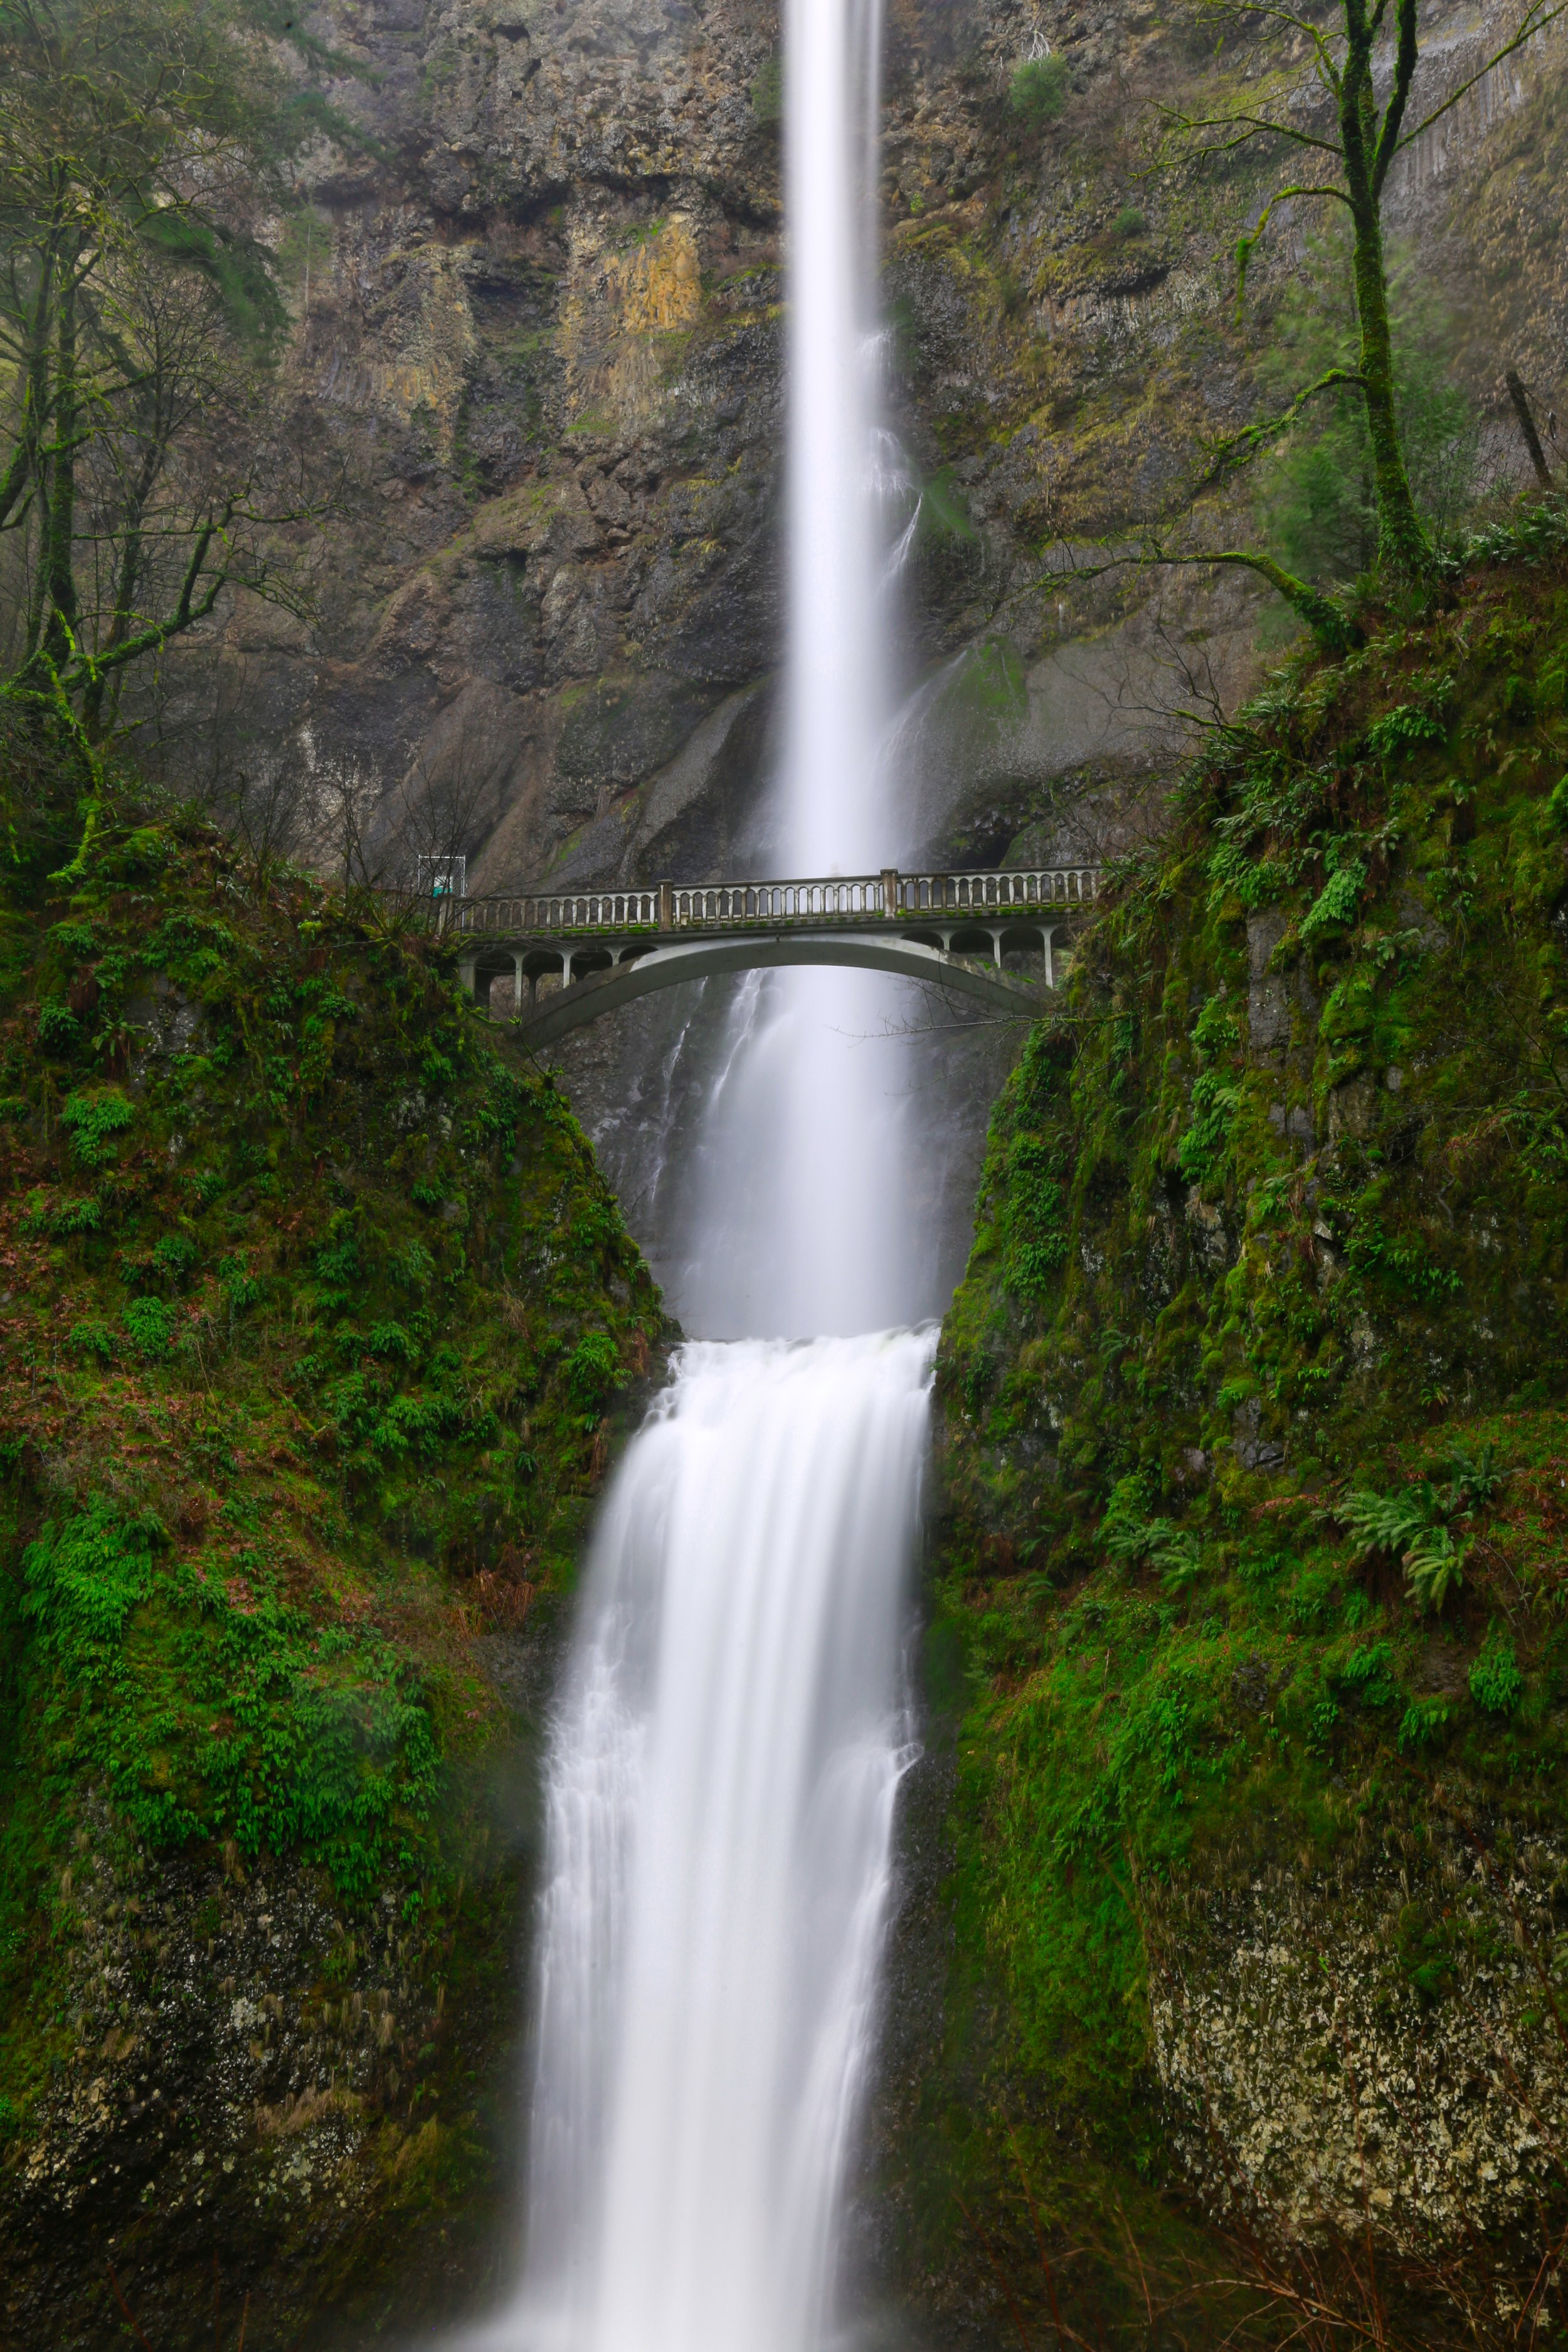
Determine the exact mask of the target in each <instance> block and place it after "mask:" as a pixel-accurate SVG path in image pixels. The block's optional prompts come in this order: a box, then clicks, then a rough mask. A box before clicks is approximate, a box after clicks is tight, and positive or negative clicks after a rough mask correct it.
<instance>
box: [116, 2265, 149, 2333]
mask: <svg viewBox="0 0 1568 2352" xmlns="http://www.w3.org/2000/svg"><path fill="white" fill-rule="evenodd" d="M109 2284H110V2286H111V2287H112V2288H113V2289H114V2300H115V2302H116V2303H117V2304H118V2305H120V2308H121V2311H122V2312H123V2313H124V2314H125V2316H126V2318H127V2320H128V2321H129V2322H130V2325H131V2333H132V2336H135V2338H136V2341H137V2343H138V2344H140V2345H141V2346H142V2352H153V2347H152V2346H151V2345H150V2344H149V2343H148V2341H147V2338H146V2337H145V2336H143V2335H142V2324H141V2322H140V2320H138V2318H137V2316H136V2314H135V2313H134V2312H133V2311H132V2308H131V2305H129V2304H128V2303H127V2302H126V2300H125V2292H124V2289H123V2288H122V2287H121V2284H120V2281H119V2280H118V2279H117V2278H116V2277H115V2275H114V2264H113V2263H110V2265H109Z"/></svg>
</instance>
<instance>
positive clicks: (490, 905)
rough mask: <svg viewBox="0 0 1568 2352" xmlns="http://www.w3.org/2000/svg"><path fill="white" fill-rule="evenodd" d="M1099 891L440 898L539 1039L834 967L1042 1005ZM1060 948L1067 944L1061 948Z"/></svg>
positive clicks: (756, 886)
mask: <svg viewBox="0 0 1568 2352" xmlns="http://www.w3.org/2000/svg"><path fill="white" fill-rule="evenodd" d="M1098 884H1099V871H1098V868H1096V867H1094V866H1053V867H1041V868H1037V869H1034V870H1031V871H1026V872H1019V873H990V874H900V873H899V872H898V871H897V870H896V869H895V868H894V867H891V866H889V867H885V868H884V869H883V871H882V872H881V873H879V874H853V875H832V876H824V877H819V878H816V879H815V880H809V881H788V882H720V883H707V884H698V885H691V886H688V885H686V884H683V883H679V884H678V883H673V882H660V883H656V884H653V885H652V886H650V887H647V888H646V889H634V890H577V891H571V890H568V891H559V892H552V893H538V894H535V895H532V896H525V897H518V898H452V899H449V900H444V901H438V902H437V905H438V906H439V908H440V914H439V920H440V924H441V928H442V929H444V930H446V931H448V932H455V933H456V934H457V936H458V947H459V953H458V970H459V971H460V973H461V975H462V979H463V982H464V985H465V986H466V987H467V988H468V990H469V991H470V992H471V993H472V994H473V995H474V996H475V997H477V998H478V1000H479V1003H482V1004H484V1005H485V1006H486V1007H487V1009H488V1008H489V996H490V991H491V988H492V987H493V985H494V983H495V982H496V981H497V980H499V979H502V978H506V979H510V981H511V982H512V989H513V997H512V1003H513V1016H512V1017H513V1019H514V1020H515V1022H516V1024H517V1034H518V1040H519V1043H520V1044H522V1045H528V1046H530V1047H532V1048H535V1049H537V1048H540V1047H542V1046H548V1045H554V1044H556V1043H557V1041H558V1040H559V1039H561V1038H562V1037H564V1036H566V1035H568V1034H569V1033H570V1032H571V1031H572V1030H574V1029H577V1028H580V1027H581V1026H582V1025H583V1024H584V1023H585V1022H588V1021H596V1020H597V1019H598V1018H599V1016H600V1015H601V1014H602V1013H610V1012H614V1011H615V1010H616V1007H618V1006H620V1005H623V1004H628V1003H631V1002H632V1001H633V1000H634V999H635V998H637V997H639V996H647V995H649V994H651V993H652V992H653V991H654V990H656V989H661V988H674V987H676V986H678V985H679V983H680V982H683V981H689V980H701V979H704V978H706V977H707V976H708V975H709V974H710V973H711V972H724V971H754V970H756V969H757V967H758V966H760V965H769V964H839V965H847V966H850V967H852V968H858V969H859V970H862V971H891V972H898V973H900V974H902V975H903V976H904V977H905V978H906V979H910V980H923V981H930V982H934V983H935V984H936V985H938V986H939V987H942V988H943V989H948V990H951V991H952V992H955V993H956V994H958V995H961V996H966V997H969V998H972V999H973V1000H975V1001H977V1002H978V1003H982V1004H985V1005H987V1006H989V1007H990V1008H991V1009H992V1010H993V1011H1000V1012H1005V1013H1014V1014H1022V1015H1024V1016H1025V1017H1027V1016H1029V1015H1030V1014H1032V1013H1037V1012H1038V1011H1039V1009H1040V1004H1041V1001H1042V991H1044V990H1048V989H1052V988H1055V987H1056V986H1057V985H1058V982H1059V980H1060V978H1061V976H1062V971H1063V969H1064V949H1065V940H1064V939H1063V934H1064V933H1067V932H1070V929H1071V928H1072V925H1073V922H1074V919H1075V918H1077V917H1079V915H1081V913H1082V912H1083V910H1084V909H1085V908H1087V907H1088V906H1089V904H1090V903H1091V902H1092V900H1093V898H1094V897H1095V894H1096V890H1097V887H1098ZM1058 942H1060V944H1058Z"/></svg>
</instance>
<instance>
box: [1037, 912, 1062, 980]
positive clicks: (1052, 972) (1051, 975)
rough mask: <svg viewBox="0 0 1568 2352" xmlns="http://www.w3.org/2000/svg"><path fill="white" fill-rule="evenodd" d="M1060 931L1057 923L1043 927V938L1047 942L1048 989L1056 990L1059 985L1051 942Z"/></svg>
mask: <svg viewBox="0 0 1568 2352" xmlns="http://www.w3.org/2000/svg"><path fill="white" fill-rule="evenodd" d="M1058 929H1060V925H1059V924H1057V923H1046V924H1044V925H1043V926H1042V927H1041V936H1042V938H1043V939H1044V940H1045V942H1046V986H1047V988H1054V987H1055V986H1056V984H1057V960H1056V957H1055V956H1054V955H1053V954H1052V952H1051V942H1052V940H1054V939H1055V938H1056V935H1057V932H1058Z"/></svg>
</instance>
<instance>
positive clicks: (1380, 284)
mask: <svg viewBox="0 0 1568 2352" xmlns="http://www.w3.org/2000/svg"><path fill="white" fill-rule="evenodd" d="M1342 7H1343V14H1344V26H1345V44H1346V47H1345V58H1344V63H1343V66H1342V68H1341V73H1340V79H1339V89H1338V93H1337V96H1338V101H1339V118H1340V136H1341V142H1342V152H1343V157H1344V169H1345V197H1346V203H1347V207H1348V210H1349V212H1350V216H1351V225H1352V236H1353V247H1352V271H1353V277H1354V283H1355V307H1356V322H1357V325H1358V327H1359V329H1360V332H1361V367H1360V374H1361V394H1362V398H1363V402H1364V403H1365V405H1366V424H1367V437H1368V439H1369V441H1370V443H1371V445H1372V470H1373V488H1374V491H1375V495H1376V499H1377V531H1378V545H1377V553H1378V562H1379V564H1380V565H1381V567H1382V569H1383V571H1384V572H1385V573H1387V574H1388V575H1389V577H1390V578H1392V579H1394V580H1401V581H1412V582H1414V581H1418V580H1420V579H1421V578H1423V577H1424V576H1425V575H1426V573H1427V572H1430V570H1431V568H1432V542H1431V541H1430V540H1429V539H1428V537H1427V535H1426V528H1425V526H1424V524H1423V523H1422V520H1421V517H1420V514H1419V512H1418V510H1417V509H1416V505H1415V494H1414V492H1413V491H1412V489H1411V488H1410V476H1409V473H1408V471H1407V470H1406V467H1405V444H1404V440H1403V437H1402V436H1401V434H1400V430H1399V414H1398V408H1397V405H1396V403H1395V400H1394V338H1393V333H1392V331H1391V329H1390V325H1389V317H1388V266H1387V260H1386V257H1385V256H1384V245H1383V191H1384V184H1385V183H1386V181H1387V178H1388V171H1389V166H1390V164H1391V163H1393V161H1394V155H1395V154H1396V153H1397V152H1398V148H1399V137H1400V131H1401V129H1402V127H1403V124H1404V121H1405V102H1406V100H1407V99H1408V97H1409V94H1410V83H1411V79H1412V77H1413V76H1414V74H1415V58H1416V54H1417V48H1416V33H1415V0H1397V14H1396V16H1395V34H1394V83H1393V87H1392V89H1390V91H1389V97H1388V103H1387V105H1386V107H1385V108H1384V110H1383V115H1382V119H1381V121H1380V120H1379V116H1378V109H1377V100H1376V96H1375V93H1374V91H1373V43H1374V41H1375V39H1376V37H1377V34H1378V32H1379V31H1380V29H1381V27H1382V24H1383V18H1384V5H1383V0H1379V5H1376V6H1375V7H1374V8H1373V11H1372V12H1371V14H1370V15H1369V13H1368V10H1367V7H1366V4H1365V0H1342Z"/></svg>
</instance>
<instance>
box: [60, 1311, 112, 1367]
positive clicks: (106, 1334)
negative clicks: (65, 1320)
mask: <svg viewBox="0 0 1568 2352" xmlns="http://www.w3.org/2000/svg"><path fill="white" fill-rule="evenodd" d="M70 1343H71V1349H72V1352H73V1353H74V1354H76V1355H78V1356H96V1357H97V1358H98V1360H99V1361H100V1363H104V1364H107V1363H108V1362H109V1360H110V1358H111V1357H112V1355H113V1353H114V1334H113V1333H112V1331H110V1328H109V1326H108V1324H107V1323H105V1322H104V1321H103V1320H102V1318H100V1317H99V1316H96V1315H89V1316H88V1317H87V1318H85V1319H84V1320H83V1321H82V1322H80V1323H73V1324H72V1325H71V1336H70Z"/></svg>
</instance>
